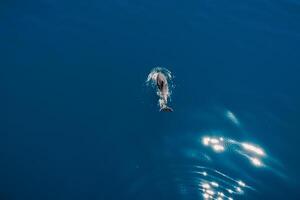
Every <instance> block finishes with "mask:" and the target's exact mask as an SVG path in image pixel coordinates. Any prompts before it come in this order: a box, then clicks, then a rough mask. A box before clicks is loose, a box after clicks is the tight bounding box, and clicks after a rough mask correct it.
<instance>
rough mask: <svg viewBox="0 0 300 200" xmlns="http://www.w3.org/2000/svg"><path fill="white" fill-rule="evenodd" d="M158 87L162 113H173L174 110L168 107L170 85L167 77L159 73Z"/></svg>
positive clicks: (157, 76)
mask: <svg viewBox="0 0 300 200" xmlns="http://www.w3.org/2000/svg"><path fill="white" fill-rule="evenodd" d="M156 86H157V88H158V96H159V105H160V111H164V112H173V109H172V108H170V107H168V106H167V103H168V97H169V95H170V93H169V85H168V81H167V78H166V76H165V75H164V74H163V73H161V72H158V73H157V75H156Z"/></svg>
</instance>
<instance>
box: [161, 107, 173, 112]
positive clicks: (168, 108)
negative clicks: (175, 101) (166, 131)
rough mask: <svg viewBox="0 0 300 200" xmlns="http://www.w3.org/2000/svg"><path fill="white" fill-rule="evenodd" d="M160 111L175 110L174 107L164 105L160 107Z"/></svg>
mask: <svg viewBox="0 0 300 200" xmlns="http://www.w3.org/2000/svg"><path fill="white" fill-rule="evenodd" d="M160 111H163V112H173V109H172V108H170V107H168V106H164V107H162V108H161V109H160Z"/></svg>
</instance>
